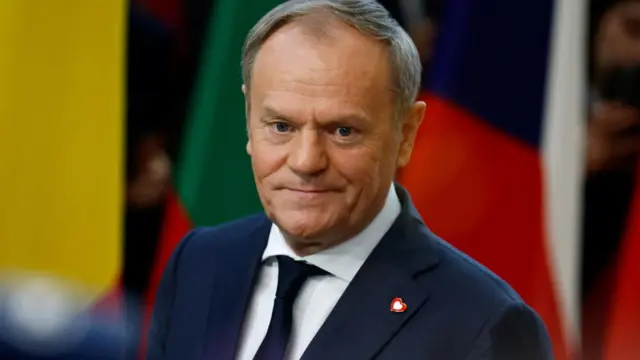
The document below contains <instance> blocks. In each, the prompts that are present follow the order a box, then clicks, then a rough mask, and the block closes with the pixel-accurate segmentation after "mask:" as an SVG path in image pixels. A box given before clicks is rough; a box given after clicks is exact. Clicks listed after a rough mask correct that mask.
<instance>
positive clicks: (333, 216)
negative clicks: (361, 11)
mask: <svg viewBox="0 0 640 360" xmlns="http://www.w3.org/2000/svg"><path fill="white" fill-rule="evenodd" d="M330 26H331V29H332V31H334V33H335V36H330V37H329V38H327V39H322V40H318V39H315V38H313V37H310V36H309V34H308V33H307V32H306V31H305V29H304V28H302V27H301V25H299V24H296V23H292V24H289V25H286V26H285V27H283V28H281V29H279V30H278V31H277V32H276V33H275V34H273V35H272V36H271V38H269V40H267V42H266V43H265V44H264V45H263V47H262V49H261V50H260V51H259V53H258V56H257V58H256V60H255V63H254V68H253V78H252V83H251V86H250V94H249V96H250V97H249V98H247V101H248V103H247V116H248V124H249V141H248V143H247V152H248V153H249V155H250V156H251V162H252V167H253V172H254V177H255V182H256V186H257V189H258V193H259V195H260V199H261V201H262V204H263V207H264V209H265V211H266V213H267V215H268V216H269V217H270V218H271V219H272V220H273V221H274V222H275V223H276V224H278V225H279V226H280V228H281V229H282V230H283V231H285V233H288V234H289V235H292V236H294V237H296V238H298V239H304V240H308V241H309V242H312V241H316V240H318V239H321V238H323V239H333V240H330V241H341V240H344V239H339V237H340V236H343V237H344V236H350V235H354V232H356V231H357V230H359V229H360V228H361V227H363V226H364V225H365V224H366V223H368V222H369V221H370V220H371V219H372V218H373V217H374V216H375V214H376V213H377V211H379V209H380V208H381V206H382V205H383V203H384V200H385V196H386V193H387V190H388V189H389V185H390V183H391V181H392V180H393V177H394V175H395V172H396V169H397V167H398V166H402V165H404V164H406V162H407V161H408V159H409V155H410V152H411V147H412V144H413V139H414V137H415V132H416V130H417V127H418V124H419V122H420V120H421V118H422V113H423V111H424V104H416V106H414V109H412V110H411V111H410V112H409V115H407V116H406V119H407V121H406V122H405V125H404V126H396V125H395V124H397V122H395V121H398V120H402V119H395V118H394V115H395V103H394V101H395V96H394V94H393V93H392V92H391V90H390V83H389V79H390V74H389V63H388V58H387V50H386V48H385V47H384V45H383V44H379V43H378V42H376V41H375V40H372V39H369V38H367V37H365V36H363V35H361V34H360V33H358V32H357V31H356V30H355V29H352V28H350V27H348V26H346V25H343V24H340V23H336V24H335V25H334V24H332V25H330ZM421 105H422V106H421ZM322 242H323V243H326V242H327V241H326V240H323V241H322Z"/></svg>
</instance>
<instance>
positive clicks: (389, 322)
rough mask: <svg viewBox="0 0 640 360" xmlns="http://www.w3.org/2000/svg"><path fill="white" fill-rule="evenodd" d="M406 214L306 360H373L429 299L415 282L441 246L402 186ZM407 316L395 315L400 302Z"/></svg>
mask: <svg viewBox="0 0 640 360" xmlns="http://www.w3.org/2000/svg"><path fill="white" fill-rule="evenodd" d="M396 190H397V192H398V197H399V198H400V201H401V203H402V211H401V213H400V215H399V216H398V219H397V220H396V221H395V223H394V224H393V226H392V227H391V229H390V230H389V231H388V232H387V233H386V234H385V236H384V237H383V238H382V240H381V241H380V243H379V244H378V246H377V247H376V248H375V249H374V251H373V252H372V253H371V255H370V256H369V258H368V259H367V260H366V261H365V263H364V264H363V266H362V268H361V269H360V271H359V272H358V274H357V275H356V276H355V278H354V279H353V281H352V282H351V284H350V285H349V286H348V287H347V289H346V291H345V293H344V294H343V295H342V297H341V298H340V300H339V301H338V303H337V304H336V306H335V307H334V309H333V311H332V312H331V314H330V315H329V317H328V318H327V320H326V321H325V323H324V324H323V325H322V327H321V328H320V330H319V331H318V333H317V334H316V336H315V337H314V339H313V341H312V342H311V344H309V347H308V348H307V350H306V351H305V353H304V355H303V356H302V359H303V360H320V359H371V358H373V357H374V356H376V354H377V353H378V352H379V351H380V350H381V349H382V348H383V347H384V346H385V345H386V344H387V343H388V342H389V341H390V340H391V339H392V338H393V336H394V335H395V334H396V333H398V331H399V330H400V329H401V327H402V326H403V324H405V322H406V321H408V320H409V319H410V318H411V317H412V315H413V314H415V313H416V312H417V311H419V310H420V308H421V307H422V306H423V305H424V304H425V302H426V301H427V299H428V294H427V292H426V290H425V289H424V288H423V287H420V286H419V284H418V283H417V282H416V281H415V276H416V275H418V274H419V273H422V272H424V271H426V270H428V269H430V268H433V267H434V266H435V265H436V264H437V253H436V246H435V243H434V240H433V238H432V237H431V236H430V235H429V232H428V230H427V228H426V227H425V226H424V224H423V223H422V220H421V219H420V217H419V215H418V214H417V212H416V210H415V208H414V207H413V205H412V204H411V200H410V199H409V197H408V194H407V193H406V191H405V190H404V189H402V188H400V187H399V186H397V189H396ZM397 297H399V298H402V300H403V302H404V303H405V304H406V310H405V311H404V312H400V313H396V312H392V311H391V309H390V307H391V303H392V301H393V299H394V298H397Z"/></svg>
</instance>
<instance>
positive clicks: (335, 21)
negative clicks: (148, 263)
mask: <svg viewBox="0 0 640 360" xmlns="http://www.w3.org/2000/svg"><path fill="white" fill-rule="evenodd" d="M242 65H243V69H242V70H243V80H244V86H243V89H242V90H243V92H244V94H245V99H246V115H247V124H248V132H249V139H248V143H247V152H248V153H249V155H250V156H251V162H252V167H253V172H254V178H255V183H256V186H257V189H258V193H259V195H260V199H261V201H262V205H263V207H264V212H265V214H259V215H255V216H251V217H248V218H244V219H240V220H237V221H235V222H232V223H230V224H225V225H222V226H218V227H213V228H201V229H197V230H195V231H193V232H191V233H190V234H189V235H188V236H187V237H186V238H185V239H184V240H183V241H182V242H181V244H180V245H179V247H178V249H177V250H176V251H175V253H174V254H173V257H172V259H171V261H170V262H169V265H168V266H167V269H166V271H165V274H164V278H163V280H162V283H161V285H160V289H159V292H158V297H157V301H156V306H155V309H154V315H153V320H152V325H151V331H150V341H149V348H148V359H150V360H159V359H176V360H178V359H179V360H195V359H212V360H213V359H222V360H231V359H240V360H248V359H264V360H267V359H268V360H276V359H278V360H279V359H300V358H302V359H309V360H320V359H331V360H335V359H349V360H358V359H372V358H376V359H394V360H395V359H403V360H408V359H447V360H456V359H460V360H463V359H551V358H552V355H551V346H550V344H549V339H548V336H547V333H546V330H545V327H544V325H543V324H542V322H541V321H540V319H539V318H538V316H537V315H536V314H535V313H534V312H533V311H532V310H531V309H530V308H529V307H527V305H525V304H524V303H523V302H522V300H521V299H520V298H519V297H518V295H517V294H516V293H515V292H514V291H513V290H512V289H511V288H510V287H509V286H508V285H507V284H505V283H504V282H503V281H501V280H500V279H499V278H498V277H497V276H495V275H494V274H492V273H491V272H490V271H488V270H487V269H485V268H483V267H482V266H481V265H479V264H478V263H476V262H474V261H473V260H472V259H470V258H469V257H467V256H465V255H464V254H462V253H460V252H459V251H457V250H456V249H454V248H452V247H451V246H450V245H448V244H447V243H446V242H445V241H443V240H441V239H439V238H438V237H437V236H436V235H434V234H433V233H431V232H430V231H429V230H428V229H427V227H426V226H425V225H424V224H423V222H422V220H421V218H420V216H419V215H418V214H417V213H416V211H415V209H414V207H413V205H412V204H411V200H410V197H409V194H407V192H406V191H405V190H404V189H403V188H401V187H400V186H398V185H394V184H393V179H394V175H395V173H396V170H397V169H398V168H399V167H402V166H404V165H406V164H407V162H408V161H409V158H410V155H411V150H412V147H413V143H414V139H415V136H416V131H417V129H418V126H419V125H420V122H421V120H422V117H423V114H424V109H425V104H424V103H422V102H415V98H416V93H417V91H418V87H419V81H420V71H421V68H420V59H419V56H418V52H417V50H416V48H415V46H414V45H413V43H412V41H411V39H410V38H409V36H408V35H407V34H406V33H405V32H404V31H403V30H402V29H401V28H400V27H399V26H398V24H397V23H396V22H395V21H394V20H392V19H391V18H390V17H389V15H388V13H387V12H386V11H385V10H384V9H383V8H382V7H381V5H379V4H378V3H377V2H375V1H372V0H292V1H288V2H285V3H284V4H282V5H280V6H278V7H277V8H275V9H273V10H272V11H271V12H269V13H268V14H267V15H265V16H264V17H263V18H262V19H261V20H260V21H259V22H258V24H256V25H255V26H254V28H253V29H252V30H251V32H250V33H249V35H248V36H247V39H246V42H245V47H244V52H243V64H242Z"/></svg>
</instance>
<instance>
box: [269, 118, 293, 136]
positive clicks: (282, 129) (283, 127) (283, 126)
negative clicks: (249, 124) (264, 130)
mask: <svg viewBox="0 0 640 360" xmlns="http://www.w3.org/2000/svg"><path fill="white" fill-rule="evenodd" d="M271 126H272V128H273V129H274V130H275V131H276V132H278V133H286V132H289V131H291V126H289V124H287V123H283V122H280V121H279V122H276V123H273V124H271Z"/></svg>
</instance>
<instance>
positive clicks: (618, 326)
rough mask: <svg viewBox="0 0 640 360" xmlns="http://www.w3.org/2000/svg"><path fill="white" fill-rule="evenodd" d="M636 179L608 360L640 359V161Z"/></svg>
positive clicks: (613, 302)
mask: <svg viewBox="0 0 640 360" xmlns="http://www.w3.org/2000/svg"><path fill="white" fill-rule="evenodd" d="M636 179H637V185H636V189H635V191H634V198H633V200H632V203H631V207H630V209H629V210H630V211H629V220H628V225H627V231H626V234H625V237H624V239H623V243H622V244H621V247H620V251H619V255H618V262H617V264H616V271H615V273H614V274H615V275H614V276H615V277H614V279H615V282H614V283H613V284H612V285H613V293H612V294H611V303H610V304H611V309H610V313H611V318H610V320H609V323H608V324H607V328H606V330H605V331H606V335H605V336H606V338H605V352H604V355H605V356H604V359H605V360H631V359H638V356H640V162H638V169H637V171H636Z"/></svg>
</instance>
